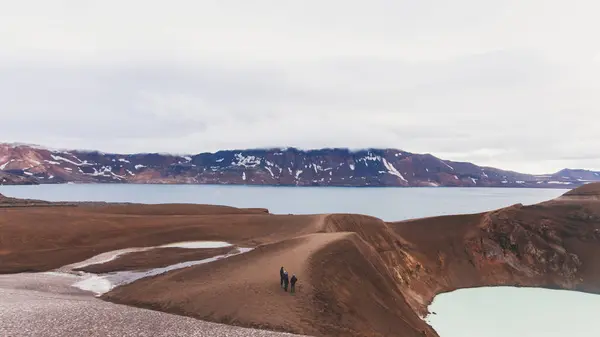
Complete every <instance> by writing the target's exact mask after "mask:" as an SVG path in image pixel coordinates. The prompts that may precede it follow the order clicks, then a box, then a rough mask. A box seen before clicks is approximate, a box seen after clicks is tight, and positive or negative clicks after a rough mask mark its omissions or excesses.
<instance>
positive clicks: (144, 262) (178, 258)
mask: <svg viewBox="0 0 600 337" xmlns="http://www.w3.org/2000/svg"><path fill="white" fill-rule="evenodd" d="M236 251H238V249H237V248H235V247H222V248H202V249H188V248H155V249H152V250H147V251H143V252H132V253H127V254H124V255H121V256H119V257H118V258H116V259H114V260H112V261H109V262H106V263H98V264H92V265H89V266H85V267H83V268H77V269H75V270H82V271H85V272H88V273H95V274H101V273H110V272H114V271H122V270H144V269H150V268H162V267H166V266H170V265H173V264H176V263H179V262H185V261H196V260H204V259H208V258H211V257H214V256H218V255H224V254H227V253H230V252H236Z"/></svg>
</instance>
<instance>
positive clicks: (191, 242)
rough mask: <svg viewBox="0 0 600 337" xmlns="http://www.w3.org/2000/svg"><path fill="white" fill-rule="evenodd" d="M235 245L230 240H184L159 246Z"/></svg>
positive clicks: (203, 246)
mask: <svg viewBox="0 0 600 337" xmlns="http://www.w3.org/2000/svg"><path fill="white" fill-rule="evenodd" d="M231 246H233V245H232V244H231V243H229V242H224V241H183V242H174V243H169V244H166V245H162V246H158V247H157V248H190V249H198V248H222V247H231Z"/></svg>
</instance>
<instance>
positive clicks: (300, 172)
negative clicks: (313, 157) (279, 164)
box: [296, 170, 304, 179]
mask: <svg viewBox="0 0 600 337" xmlns="http://www.w3.org/2000/svg"><path fill="white" fill-rule="evenodd" d="M302 172H304V171H302V170H298V171H296V179H298V178H299V177H300V175H301V174H302Z"/></svg>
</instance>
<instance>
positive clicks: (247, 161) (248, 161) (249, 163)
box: [231, 153, 261, 167]
mask: <svg viewBox="0 0 600 337" xmlns="http://www.w3.org/2000/svg"><path fill="white" fill-rule="evenodd" d="M235 159H236V160H237V162H235V161H233V162H231V165H233V166H244V167H256V166H258V165H259V164H260V162H261V159H260V158H256V157H255V156H247V157H246V156H244V155H242V154H241V153H236V154H235Z"/></svg>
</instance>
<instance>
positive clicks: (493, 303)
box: [427, 287, 600, 337]
mask: <svg viewBox="0 0 600 337" xmlns="http://www.w3.org/2000/svg"><path fill="white" fill-rule="evenodd" d="M429 310H430V311H432V312H435V313H437V315H429V317H428V318H427V321H428V322H429V323H430V324H431V326H433V327H434V328H435V329H436V331H437V332H438V334H439V335H440V337H513V336H514V337H569V336H571V337H580V336H600V320H599V319H598V314H599V313H600V295H591V294H584V293H579V292H574V291H564V290H550V289H539V288H515V287H484V288H474V289H460V290H456V291H454V292H451V293H446V294H441V295H438V296H437V297H436V298H435V299H434V301H433V303H432V304H431V306H430V307H429Z"/></svg>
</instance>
